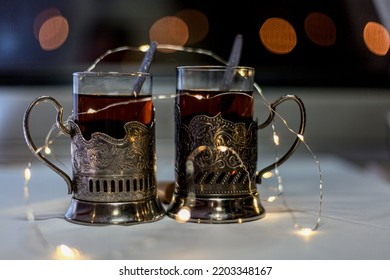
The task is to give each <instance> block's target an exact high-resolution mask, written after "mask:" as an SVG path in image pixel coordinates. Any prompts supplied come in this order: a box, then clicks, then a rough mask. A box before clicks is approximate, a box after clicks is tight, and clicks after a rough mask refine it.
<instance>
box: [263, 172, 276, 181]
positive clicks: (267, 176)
mask: <svg viewBox="0 0 390 280" xmlns="http://www.w3.org/2000/svg"><path fill="white" fill-rule="evenodd" d="M272 176H274V174H273V173H272V172H269V171H268V172H265V173H264V174H263V175H261V177H263V178H264V179H268V178H271V177H272Z"/></svg>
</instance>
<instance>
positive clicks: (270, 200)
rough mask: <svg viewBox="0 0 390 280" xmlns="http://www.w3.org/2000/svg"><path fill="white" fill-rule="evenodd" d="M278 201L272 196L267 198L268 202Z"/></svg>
mask: <svg viewBox="0 0 390 280" xmlns="http://www.w3.org/2000/svg"><path fill="white" fill-rule="evenodd" d="M275 200H276V196H270V197H268V198H267V201H268V202H274V201H275Z"/></svg>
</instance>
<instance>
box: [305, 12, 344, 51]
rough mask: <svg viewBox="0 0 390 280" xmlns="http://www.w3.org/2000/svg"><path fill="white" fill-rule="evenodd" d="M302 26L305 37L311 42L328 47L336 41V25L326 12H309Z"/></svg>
mask: <svg viewBox="0 0 390 280" xmlns="http://www.w3.org/2000/svg"><path fill="white" fill-rule="evenodd" d="M304 26H305V32H306V35H307V37H309V39H310V40H311V41H312V42H313V43H315V44H317V45H319V46H323V47H328V46H331V45H333V44H334V43H335V42H336V34H337V32H336V31H337V29H336V25H335V23H334V22H333V20H332V19H331V18H330V17H329V16H327V15H326V14H323V13H318V12H313V13H310V14H309V15H308V16H307V17H306V19H305V23H304Z"/></svg>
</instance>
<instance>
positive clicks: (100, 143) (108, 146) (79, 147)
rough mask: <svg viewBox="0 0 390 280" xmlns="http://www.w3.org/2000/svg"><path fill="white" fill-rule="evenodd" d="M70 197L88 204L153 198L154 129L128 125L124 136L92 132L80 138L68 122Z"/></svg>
mask: <svg viewBox="0 0 390 280" xmlns="http://www.w3.org/2000/svg"><path fill="white" fill-rule="evenodd" d="M70 124H71V127H72V130H73V133H72V142H71V148H72V166H73V184H74V197H75V198H77V199H79V200H85V201H92V202H129V201H139V200H144V199H149V198H152V197H155V196H156V194H157V188H156V177H155V171H156V153H155V126H154V123H153V124H152V125H150V126H145V125H143V124H142V123H139V122H128V123H126V124H125V126H124V128H125V131H126V137H124V138H123V139H115V138H113V137H111V136H109V135H107V134H104V133H100V132H96V133H93V134H92V136H91V139H90V140H86V139H84V137H83V135H82V133H81V131H80V128H79V127H78V125H77V124H76V123H75V122H73V121H70Z"/></svg>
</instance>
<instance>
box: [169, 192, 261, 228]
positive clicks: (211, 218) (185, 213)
mask: <svg viewBox="0 0 390 280" xmlns="http://www.w3.org/2000/svg"><path fill="white" fill-rule="evenodd" d="M181 211H182V212H181ZM167 216H168V217H170V218H173V219H176V220H177V221H179V222H194V223H207V224H226V223H243V222H249V221H253V220H258V219H261V218H263V217H264V216H265V209H264V208H263V206H262V205H261V203H260V199H259V196H258V194H257V193H256V194H253V195H250V194H248V195H245V196H240V197H224V198H213V197H198V196H197V197H193V196H192V197H191V196H183V195H178V194H176V193H175V194H174V195H173V198H172V201H171V203H170V205H169V207H168V209H167Z"/></svg>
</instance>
